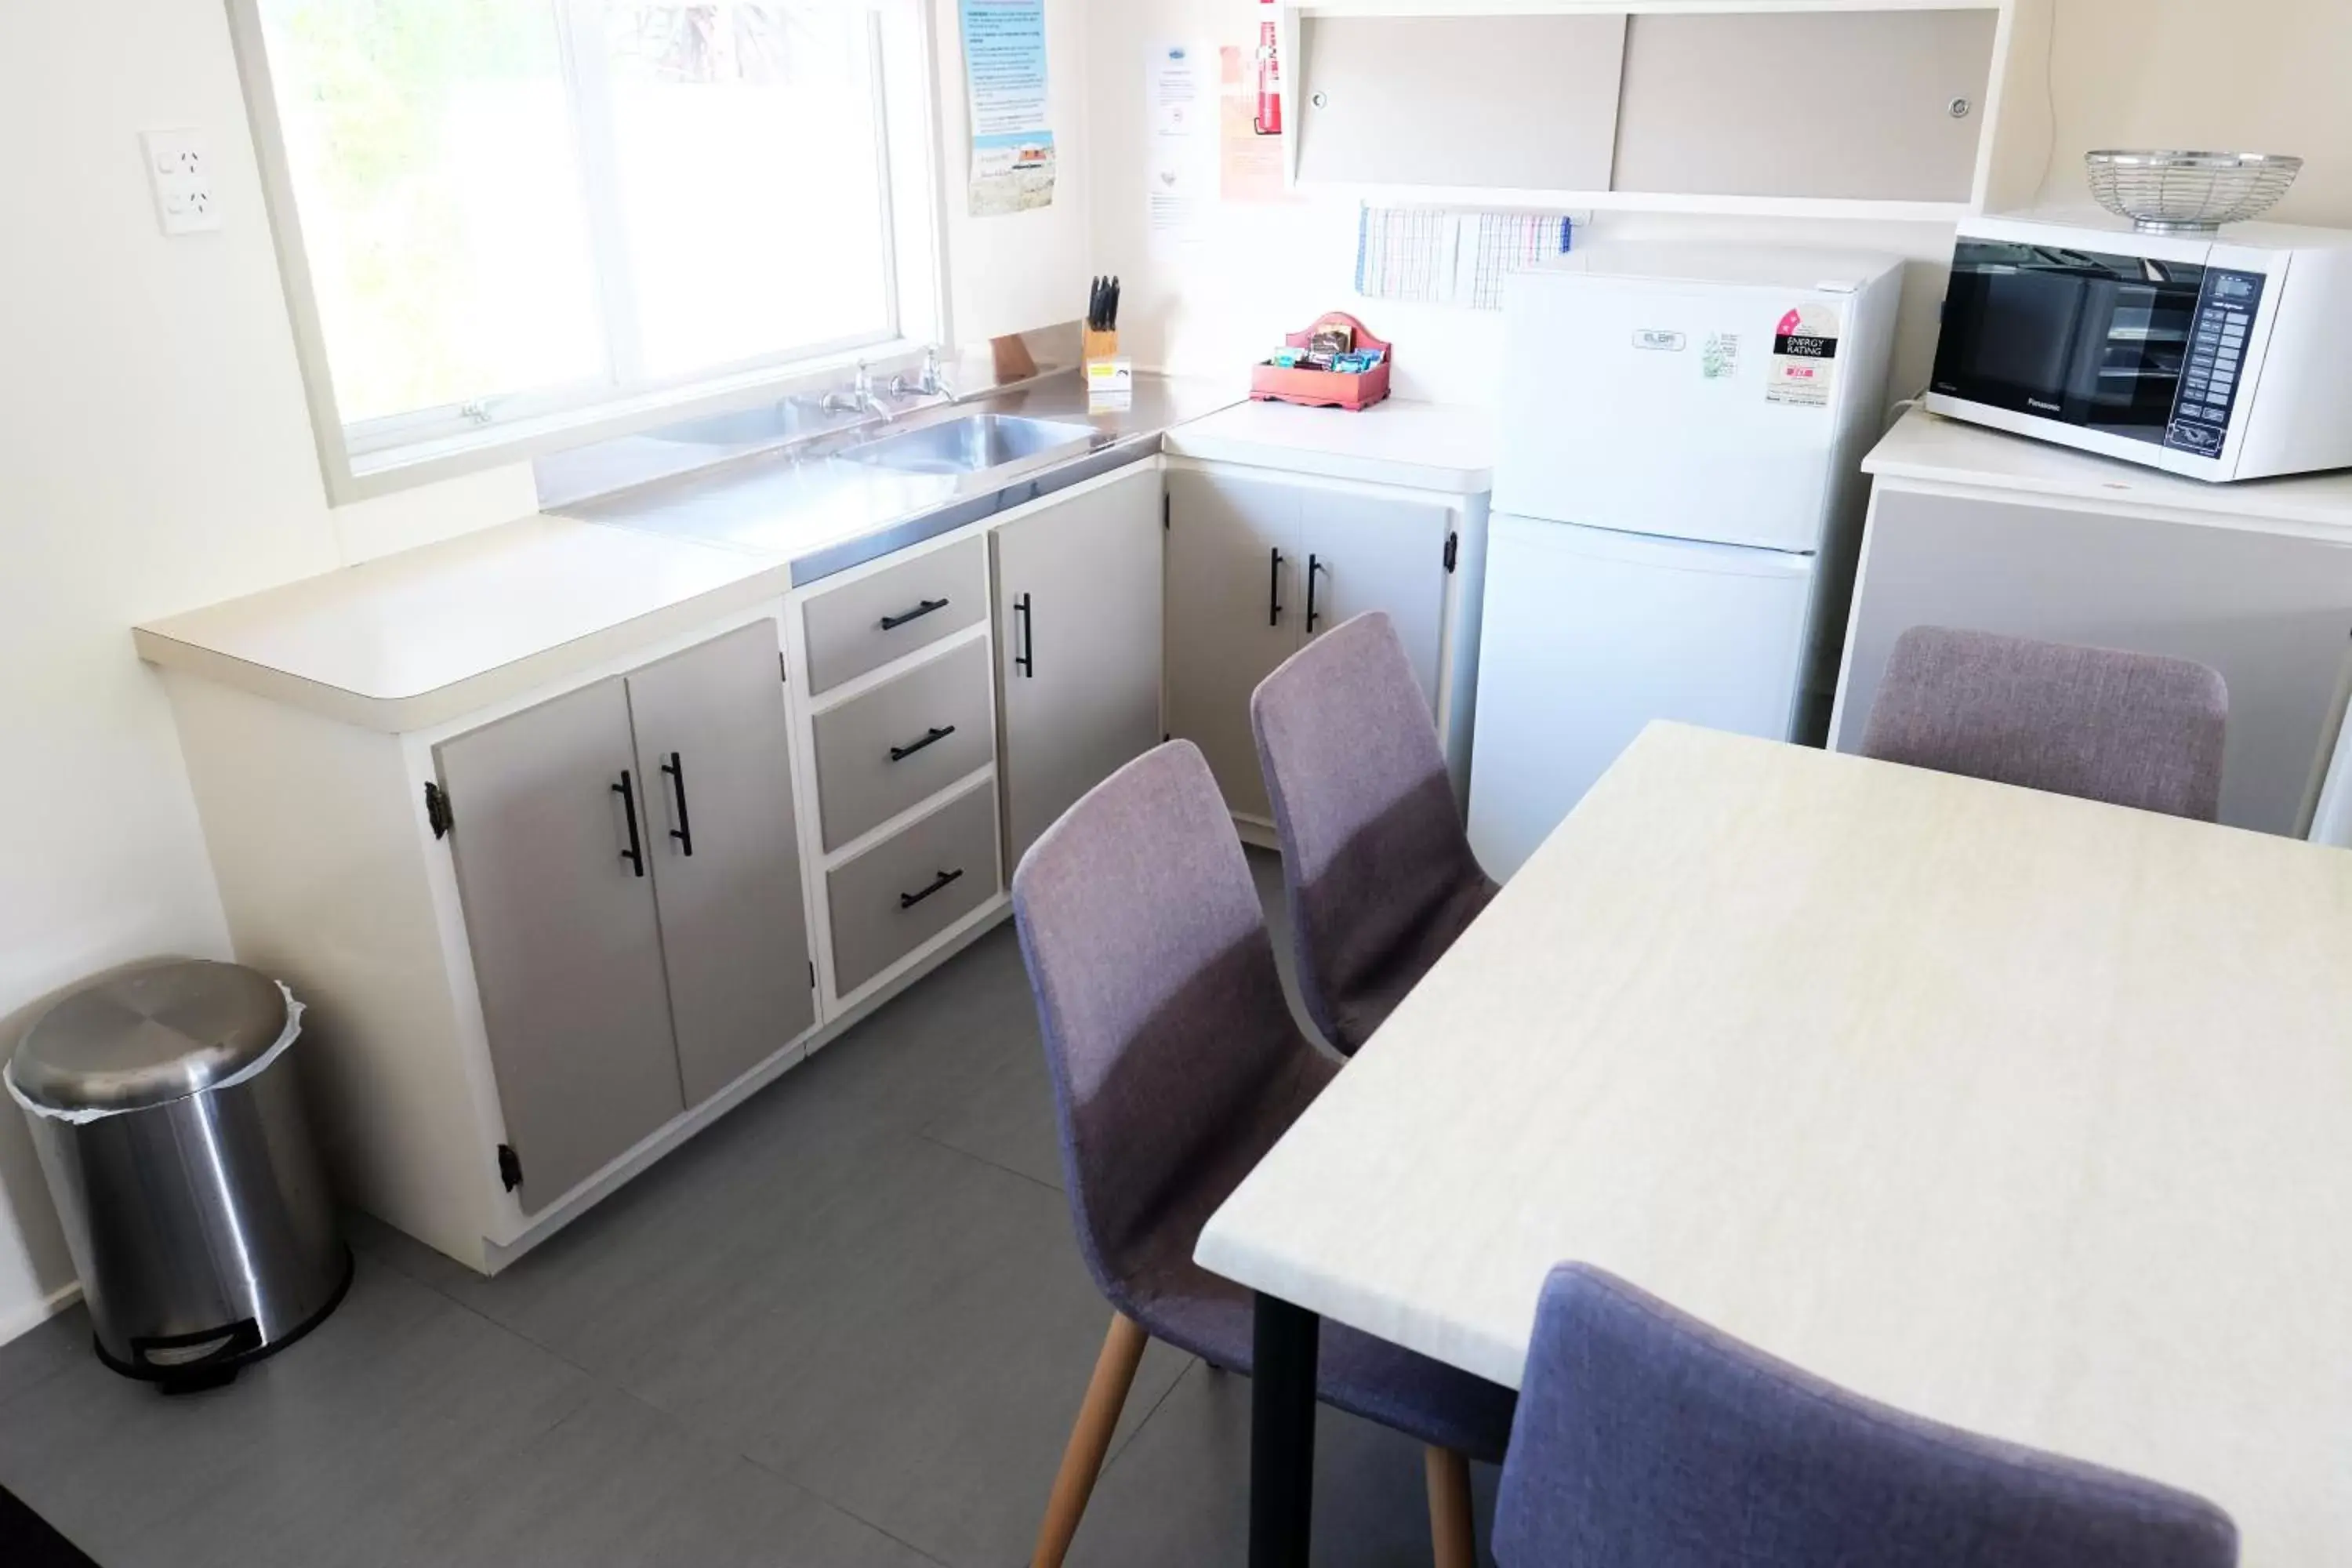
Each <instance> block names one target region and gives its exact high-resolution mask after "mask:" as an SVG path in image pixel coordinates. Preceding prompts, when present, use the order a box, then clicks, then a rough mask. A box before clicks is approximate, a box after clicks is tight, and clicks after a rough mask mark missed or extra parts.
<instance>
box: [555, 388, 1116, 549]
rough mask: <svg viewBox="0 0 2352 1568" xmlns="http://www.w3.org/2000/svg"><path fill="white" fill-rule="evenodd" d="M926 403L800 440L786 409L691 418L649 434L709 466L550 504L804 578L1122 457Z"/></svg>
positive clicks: (1062, 430)
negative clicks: (889, 418)
mask: <svg viewBox="0 0 2352 1568" xmlns="http://www.w3.org/2000/svg"><path fill="white" fill-rule="evenodd" d="M924 413H925V416H923V417H921V418H920V422H919V423H911V424H906V425H898V426H891V425H884V426H878V427H877V426H866V427H864V428H861V429H858V430H856V431H844V432H840V433H837V434H835V435H834V436H830V437H819V438H817V439H815V440H813V441H806V442H803V441H796V440H793V438H792V437H793V432H792V431H791V430H790V429H789V425H790V421H789V419H788V417H787V411H784V410H781V409H775V410H772V409H767V408H760V409H752V410H746V411H741V412H737V413H730V414H724V415H718V416H710V417H709V418H706V419H701V420H695V421H689V422H687V423H685V424H682V425H677V426H671V427H669V428H668V429H667V430H664V431H660V432H658V433H656V436H655V437H654V438H655V439H658V440H661V441H663V442H665V443H675V444H678V445H683V446H687V447H699V448H703V449H705V450H707V451H708V452H709V454H710V460H709V462H708V463H706V464H703V465H698V466H696V467H693V468H687V469H685V470H683V471H679V472H675V473H673V474H671V475H669V476H668V477H667V478H664V479H655V480H651V481H648V482H646V483H642V484H638V485H634V486H624V487H622V488H619V489H614V490H611V491H608V492H606V493H605V494H604V495H601V496H596V497H593V498H587V499H583V500H579V501H575V502H572V503H569V504H566V505H564V506H562V507H561V508H560V509H556V510H561V512H562V515H564V516H567V517H574V518H579V519H582V520H583V521H590V522H606V523H613V524H616V525H618V526H621V527H625V528H635V529H641V530H646V531H652V532H657V533H665V534H668V535H671V536H673V537H677V538H685V539H693V540H698V541H701V542H708V543H712V544H718V545H722V546H726V547H729V548H733V549H740V550H750V551H754V552H760V553H762V554H768V555H776V556H782V557H785V558H787V559H789V560H791V562H792V575H793V583H794V584H795V585H798V584H803V583H806V582H814V581H815V580H816V579H817V578H819V577H822V576H825V575H829V574H832V573H834V572H837V571H842V570H845V569H846V568H847V567H849V566H852V565H856V564H857V563H860V562H862V561H866V560H871V559H875V558H877V556H879V555H882V554H886V553H887V552H890V551H892V550H896V549H902V548H904V547H905V546H907V545H908V544H910V543H914V542H919V541H921V540H923V539H926V538H929V537H932V536H934V535H936V534H938V533H940V532H943V531H948V530H950V529H952V528H956V527H960V526H961V525H963V524H964V523H967V522H971V521H977V520H978V519H980V518H982V517H985V516H989V515H992V513H994V512H996V511H999V510H1003V509H1005V508H1007V507H1010V506H1017V505H1020V504H1022V503H1023V502H1024V501H1026V500H1033V499H1034V498H1035V497H1036V496H1039V495H1044V494H1049V493H1051V492H1052V491H1053V490H1055V489H1060V488H1061V487H1062V486H1064V485H1066V484H1071V483H1076V482H1077V481H1078V480H1079V479H1083V478H1084V477H1086V476H1087V475H1088V474H1090V473H1092V472H1095V471H1097V468H1099V467H1100V466H1103V465H1106V464H1116V463H1118V462H1120V461H1124V460H1128V459H1127V458H1123V457H1121V456H1118V455H1117V451H1116V450H1115V448H1119V447H1120V443H1119V437H1118V436H1117V435H1116V434H1114V433H1113V432H1110V431H1105V430H1100V429H1097V427H1096V426H1092V425H1089V424H1086V423H1082V422H1080V421H1078V420H1075V419H1051V418H1037V417H1033V416H1028V415H1020V414H1005V413H990V412H986V411H983V410H957V409H954V408H953V407H952V406H950V407H945V408H940V409H938V410H936V411H932V410H926V411H924ZM778 437H782V440H781V441H779V439H778ZM730 447H733V448H736V449H735V450H732V451H730V449H729V448H730Z"/></svg>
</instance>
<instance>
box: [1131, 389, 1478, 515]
mask: <svg viewBox="0 0 2352 1568" xmlns="http://www.w3.org/2000/svg"><path fill="white" fill-rule="evenodd" d="M1162 450H1164V451H1166V452H1168V453H1170V454H1171V456H1174V457H1180V458H1200V459H1202V460H1203V461H1206V462H1215V463H1248V464H1252V465H1255V466H1256V467H1258V468H1280V469H1283V470H1285V471H1286V472H1289V473H1297V474H1316V475H1319V476H1321V477H1323V478H1326V479H1356V480H1360V481H1361V482H1363V483H1365V484H1374V485H1405V486H1410V487H1412V489H1424V490H1444V491H1446V492H1449V493H1451V494H1454V495H1483V494H1485V493H1486V491H1488V490H1491V489H1494V488H1495V416H1494V414H1493V413H1492V412H1491V411H1490V410H1487V409H1484V408H1471V407H1466V406H1463V405H1456V404H1450V403H1408V402H1406V401H1404V400H1403V399H1402V398H1395V397H1391V398H1387V399H1384V400H1383V401H1381V402H1379V403H1375V404H1373V405H1371V406H1370V408H1366V409H1363V410H1361V411H1360V412H1355V413H1350V412H1349V410H1347V409H1345V408H1301V407H1299V406H1297V405H1295V404H1289V403H1258V402H1255V401H1253V402H1245V403H1237V404H1235V405H1233V406H1232V407H1231V408H1224V409H1220V410H1219V411H1218V412H1216V413H1214V414H1212V415H1209V416H1206V417H1204V418H1201V419H1195V420H1193V421H1192V422H1191V423H1190V424H1187V425H1180V426H1176V427H1175V428H1174V429H1172V430H1171V431H1169V432H1168V435H1167V437H1166V439H1165V442H1164V444H1163V447H1162Z"/></svg>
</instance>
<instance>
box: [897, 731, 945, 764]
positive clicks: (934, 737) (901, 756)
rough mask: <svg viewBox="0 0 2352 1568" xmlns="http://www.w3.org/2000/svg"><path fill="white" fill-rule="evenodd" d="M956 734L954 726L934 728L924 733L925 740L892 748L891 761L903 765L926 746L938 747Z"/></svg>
mask: <svg viewBox="0 0 2352 1568" xmlns="http://www.w3.org/2000/svg"><path fill="white" fill-rule="evenodd" d="M954 733H955V726H954V725H952V724H947V725H941V726H934V727H933V728H931V729H929V730H927V731H924V732H923V738H922V739H921V740H919V741H909V742H907V743H906V744H905V745H903V746H893V747H891V748H890V760H891V761H892V762H894V763H903V762H905V761H906V760H907V759H908V757H911V756H913V755H914V754H915V753H916V752H919V751H921V750H922V749H923V748H924V747H925V746H936V745H938V744H939V743H940V742H941V741H944V740H946V739H947V738H948V737H949V736H950V735H952V734H954Z"/></svg>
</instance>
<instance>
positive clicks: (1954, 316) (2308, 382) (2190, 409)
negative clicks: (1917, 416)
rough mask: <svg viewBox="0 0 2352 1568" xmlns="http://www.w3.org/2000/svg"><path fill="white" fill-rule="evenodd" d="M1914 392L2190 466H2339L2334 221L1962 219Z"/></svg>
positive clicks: (2345, 288) (2290, 470)
mask: <svg viewBox="0 0 2352 1568" xmlns="http://www.w3.org/2000/svg"><path fill="white" fill-rule="evenodd" d="M1927 406H1928V407H1929V408H1930V409H1933V410H1934V411H1935V412H1937V413H1938V414H1947V415H1949V416H1952V417H1954V418H1956V419H1969V420H1973V421H1975V422H1976V423H1978V424H1980V425H1990V426H1993V427H1995V428H1996V429H2000V430H2010V431H2014V432H2016V433H2017V434H2018V435H2021V436H2033V437H2040V438H2041V439H2042V440H2045V441H2058V442H2063V443H2064V444H2065V445H2067V446H2069V447H2081V448H2082V449H2083V450H2084V451H2086V452H2097V453H2100V454H2102V455H2103V456H2105V457H2109V458H2124V459H2125V460H2126V461H2128V462H2134V463H2147V464H2149V465H2151V466H2153V467H2156V468H2164V469H2167V470H2168V471H2169V472H2172V473H2176V474H2184V475H2187V476H2188V477H2189V478H2190V479H2212V480H2217V481H2219V480H2225V479H2262V478H2265V477H2267V476H2270V475H2274V474H2295V473H2305V472H2309V471H2310V470H2313V469H2315V468H2347V467H2352V230H2340V229H2326V228H2292V227H2288V226H2284V225H2280V224H2251V223H2250V224H2235V225H2232V226H2231V227H2230V228H2229V229H2228V230H2226V231H2225V232H2223V233H2221V234H2219V235H2178V234H2169V235H2167V234H2140V233H2137V232H2135V231H2134V230H2133V229H2132V228H2131V227H2130V226H2128V225H2127V224H2126V223H2124V222H2123V221H2122V220H2120V219H2118V220H2116V223H2115V225H2114V226H2105V225H2101V224H2097V223H2094V222H2073V221H2069V222H2064V223H2059V222H2052V221H2048V220H2044V219H2041V218H2027V217H1977V218H1969V219H1966V220H1963V221H1962V222H1961V224H1960V226H1959V235H1958V243H1957V245H1956V246H1955V247H1954V250H1953V255H1952V281H1951V286H1950V289H1949V290H1948V292H1947V293H1946V294H1945V296H1944V320H1943V328H1942V331H1941V335H1940V336H1939V337H1938V339H1937V345H1936V369H1935V374H1934V376H1933V378H1932V379H1931V380H1930V381H1929V383H1928V388H1927Z"/></svg>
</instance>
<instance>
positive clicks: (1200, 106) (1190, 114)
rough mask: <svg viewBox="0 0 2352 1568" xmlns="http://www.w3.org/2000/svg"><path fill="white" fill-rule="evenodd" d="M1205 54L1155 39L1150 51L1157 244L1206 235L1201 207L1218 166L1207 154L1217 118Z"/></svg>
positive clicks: (1151, 200)
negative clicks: (1205, 77)
mask: <svg viewBox="0 0 2352 1568" xmlns="http://www.w3.org/2000/svg"><path fill="white" fill-rule="evenodd" d="M1205 55H1206V51H1205V50H1203V49H1202V48H1201V47H1199V46H1197V45H1193V44H1174V43H1171V44H1156V45H1153V46H1152V47H1151V48H1150V50H1149V51H1148V53H1147V54H1146V56H1145V60H1144V82H1143V101H1144V103H1145V104H1146V105H1147V106H1148V108H1149V111H1150V136H1151V144H1150V152H1149V155H1148V156H1147V157H1146V159H1145V160H1144V169H1145V174H1144V179H1145V187H1146V188H1145V196H1144V200H1145V203H1146V211H1147V216H1148V218H1149V226H1150V237H1151V241H1152V244H1153V246H1154V247H1155V248H1160V247H1169V246H1178V245H1185V244H1189V243H1192V241H1195V240H1197V239H1199V238H1200V237H1201V223H1202V211H1201V209H1202V205H1203V204H1204V202H1205V201H1206V200H1207V198H1208V195H1209V188H1210V187H1209V179H1210V174H1211V171H1212V170H1213V168H1214V164H1213V163H1212V162H1211V160H1210V159H1209V158H1208V157H1207V156H1205V155H1204V150H1205V148H1206V146H1207V142H1206V137H1207V135H1208V133H1209V132H1210V128H1211V126H1212V124H1213V121H1211V119H1210V117H1209V104H1208V101H1207V94H1206V92H1205V91H1204V90H1203V87H1202V60H1203V58H1204V57H1205Z"/></svg>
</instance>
